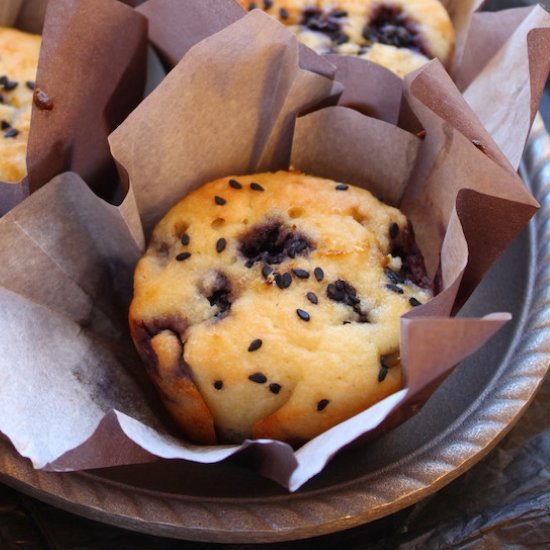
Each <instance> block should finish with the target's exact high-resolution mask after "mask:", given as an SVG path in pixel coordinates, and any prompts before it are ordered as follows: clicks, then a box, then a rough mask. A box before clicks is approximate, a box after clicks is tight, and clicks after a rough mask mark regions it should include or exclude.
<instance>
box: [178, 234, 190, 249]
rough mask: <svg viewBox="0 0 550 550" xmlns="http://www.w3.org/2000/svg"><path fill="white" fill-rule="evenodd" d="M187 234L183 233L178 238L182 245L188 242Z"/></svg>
mask: <svg viewBox="0 0 550 550" xmlns="http://www.w3.org/2000/svg"><path fill="white" fill-rule="evenodd" d="M189 241H190V239H189V235H188V234H187V233H184V234H183V235H182V236H181V239H180V242H181V244H182V245H183V246H187V245H188V244H189Z"/></svg>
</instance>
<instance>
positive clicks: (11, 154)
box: [0, 28, 41, 183]
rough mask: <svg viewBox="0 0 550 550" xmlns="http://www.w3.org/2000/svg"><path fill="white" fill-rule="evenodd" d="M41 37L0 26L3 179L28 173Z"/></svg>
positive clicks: (0, 162) (0, 178) (14, 179)
mask: <svg viewBox="0 0 550 550" xmlns="http://www.w3.org/2000/svg"><path fill="white" fill-rule="evenodd" d="M40 44H41V37H40V36H37V35H32V34H28V33H24V32H21V31H18V30H15V29H8V28H0V125H1V132H2V133H1V134H0V181H5V182H10V183H14V182H18V181H20V180H21V179H23V178H24V177H25V176H26V175H27V140H28V136H29V127H30V123H31V110H32V103H33V94H34V90H35V82H34V80H35V78H36V68H37V66H38V55H39V52H40Z"/></svg>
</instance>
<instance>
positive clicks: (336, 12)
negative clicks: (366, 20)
mask: <svg viewBox="0 0 550 550" xmlns="http://www.w3.org/2000/svg"><path fill="white" fill-rule="evenodd" d="M330 15H331V16H332V17H347V16H348V12H347V11H345V10H332V11H331V13H330Z"/></svg>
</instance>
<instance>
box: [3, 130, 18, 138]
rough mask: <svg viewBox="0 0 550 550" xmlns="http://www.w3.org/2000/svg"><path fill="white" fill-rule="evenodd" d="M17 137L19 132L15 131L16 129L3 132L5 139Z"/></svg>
mask: <svg viewBox="0 0 550 550" xmlns="http://www.w3.org/2000/svg"><path fill="white" fill-rule="evenodd" d="M18 135H19V130H17V128H9V129H8V130H6V131H5V132H4V137H5V138H14V137H17V136H18Z"/></svg>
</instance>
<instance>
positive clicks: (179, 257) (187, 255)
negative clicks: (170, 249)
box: [176, 252, 191, 262]
mask: <svg viewBox="0 0 550 550" xmlns="http://www.w3.org/2000/svg"><path fill="white" fill-rule="evenodd" d="M190 257H191V252H182V253H181V254H178V255H177V256H176V260H177V261H178V262H183V261H185V260H187V259H188V258H190Z"/></svg>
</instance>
